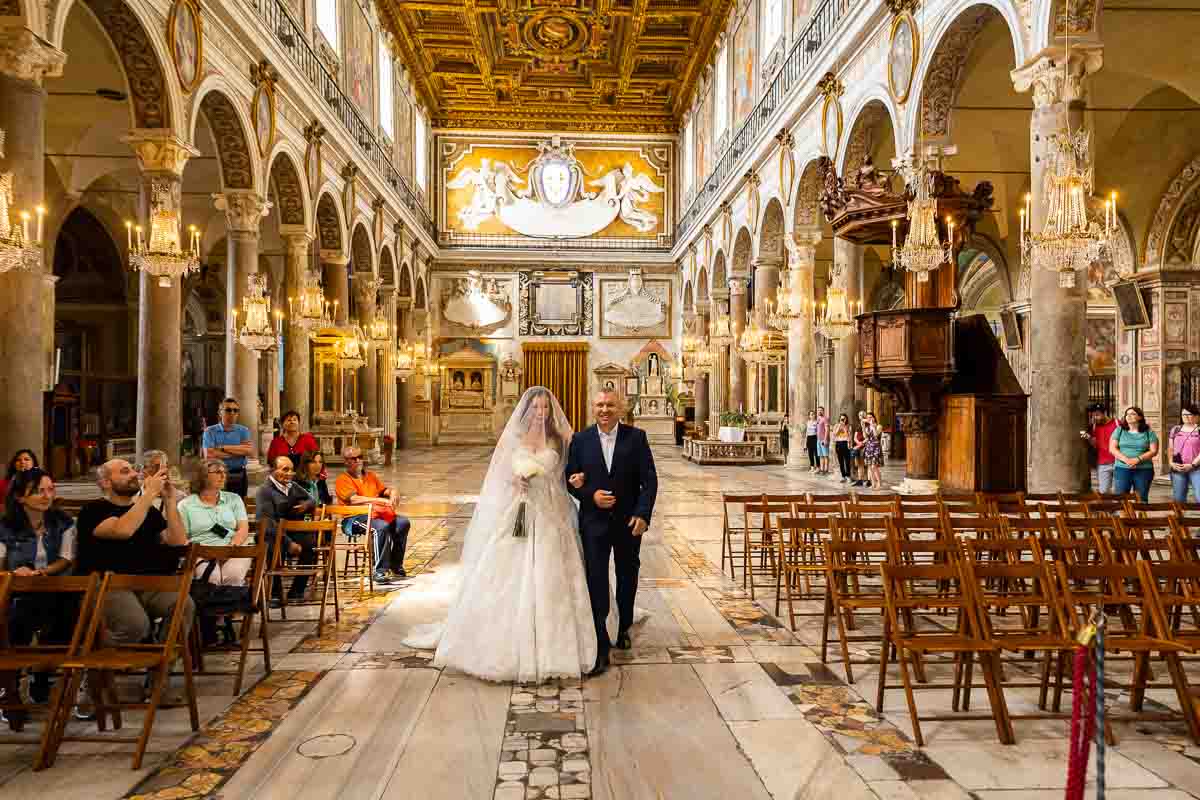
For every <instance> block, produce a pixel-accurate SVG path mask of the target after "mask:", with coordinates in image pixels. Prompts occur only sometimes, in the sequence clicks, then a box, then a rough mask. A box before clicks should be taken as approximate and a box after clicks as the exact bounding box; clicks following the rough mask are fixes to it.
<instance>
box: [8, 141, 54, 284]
mask: <svg viewBox="0 0 1200 800" xmlns="http://www.w3.org/2000/svg"><path fill="white" fill-rule="evenodd" d="M4 135H5V134H4V129H3V128H0V158H4ZM13 189H14V187H13V174H12V173H11V172H5V173H0V272H8V271H9V270H14V269H35V268H37V267H38V266H39V265H41V263H42V219H43V218H44V217H45V216H46V209H45V207H44V206H38V207H37V208H36V209H35V210H34V212H35V213H36V215H37V227H36V228H35V229H34V230H35V233H36V235H35V236H34V237H33V238H32V239H31V238H30V237H29V212H28V211H22V212H21V214H20V220H21V221H20V224H16V225H14V224H13V223H12V220H11V218H10V214H11V213H12V204H13V200H14V196H13Z"/></svg>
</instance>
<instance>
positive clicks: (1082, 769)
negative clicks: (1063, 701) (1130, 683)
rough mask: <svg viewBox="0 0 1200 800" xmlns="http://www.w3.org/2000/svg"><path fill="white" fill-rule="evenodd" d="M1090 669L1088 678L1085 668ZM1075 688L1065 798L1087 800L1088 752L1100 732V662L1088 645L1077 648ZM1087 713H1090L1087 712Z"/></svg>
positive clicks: (1067, 799) (1068, 799)
mask: <svg viewBox="0 0 1200 800" xmlns="http://www.w3.org/2000/svg"><path fill="white" fill-rule="evenodd" d="M1085 670H1086V671H1087V676H1086V680H1085V677H1084V671H1085ZM1073 682H1074V691H1073V692H1072V693H1071V694H1072V698H1071V743H1070V747H1069V750H1068V756H1067V757H1068V762H1067V793H1066V797H1065V800H1083V790H1084V786H1085V784H1086V782H1087V765H1088V755H1089V754H1090V752H1091V749H1092V739H1093V738H1094V737H1095V735H1096V713H1095V709H1096V693H1097V686H1096V664H1095V662H1093V661H1092V660H1091V659H1090V658H1088V648H1087V647H1082V646H1081V647H1078V648H1076V649H1075V671H1074V676H1073ZM1085 715H1086V716H1085Z"/></svg>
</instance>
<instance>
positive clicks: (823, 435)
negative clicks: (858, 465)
mask: <svg viewBox="0 0 1200 800" xmlns="http://www.w3.org/2000/svg"><path fill="white" fill-rule="evenodd" d="M817 471H818V472H819V473H820V474H821V475H828V474H829V417H827V416H825V409H823V408H820V407H818V408H817Z"/></svg>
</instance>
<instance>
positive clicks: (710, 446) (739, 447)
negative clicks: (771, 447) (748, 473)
mask: <svg viewBox="0 0 1200 800" xmlns="http://www.w3.org/2000/svg"><path fill="white" fill-rule="evenodd" d="M683 457H684V458H686V459H687V460H688V461H693V462H695V463H697V464H730V465H735V466H754V465H758V464H766V463H767V445H766V442H764V441H761V440H759V441H745V442H721V441H717V440H716V439H691V438H688V439H684V440H683Z"/></svg>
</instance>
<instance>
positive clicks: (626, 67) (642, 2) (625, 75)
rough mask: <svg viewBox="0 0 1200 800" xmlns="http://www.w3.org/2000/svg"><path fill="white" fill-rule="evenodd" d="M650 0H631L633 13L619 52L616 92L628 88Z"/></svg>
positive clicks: (619, 92) (644, 27) (622, 91)
mask: <svg viewBox="0 0 1200 800" xmlns="http://www.w3.org/2000/svg"><path fill="white" fill-rule="evenodd" d="M649 6H650V0H633V15H632V18H631V19H630V22H629V25H630V30H629V38H628V39H627V40H626V41H625V43H624V44H625V48H624V50H622V52H621V67H620V75H621V77H620V78H619V79H618V82H617V94H624V93H625V92H626V91H627V90H628V89H629V79H630V77H632V76H633V68H634V66H635V65H636V64H637V50H638V43H639V40H640V39H641V38H642V31H644V30H646V9H647V8H649Z"/></svg>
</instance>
